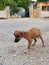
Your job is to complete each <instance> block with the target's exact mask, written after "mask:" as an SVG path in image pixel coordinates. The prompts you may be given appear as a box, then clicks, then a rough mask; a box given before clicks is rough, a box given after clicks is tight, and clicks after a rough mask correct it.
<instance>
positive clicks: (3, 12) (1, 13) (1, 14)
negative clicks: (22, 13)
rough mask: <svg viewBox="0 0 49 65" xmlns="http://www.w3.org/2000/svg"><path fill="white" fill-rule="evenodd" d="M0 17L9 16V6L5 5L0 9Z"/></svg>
mask: <svg viewBox="0 0 49 65" xmlns="http://www.w3.org/2000/svg"><path fill="white" fill-rule="evenodd" d="M0 18H10V9H9V6H6V8H5V9H4V10H0Z"/></svg>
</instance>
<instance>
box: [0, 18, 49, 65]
mask: <svg viewBox="0 0 49 65" xmlns="http://www.w3.org/2000/svg"><path fill="white" fill-rule="evenodd" d="M32 27H38V28H40V29H41V31H42V35H43V39H44V42H45V45H46V46H45V47H44V48H42V44H41V41H40V39H38V41H37V43H36V45H35V46H34V47H33V46H31V48H30V49H29V50H28V49H27V45H28V42H27V40H26V39H21V40H20V41H19V42H18V43H15V42H14V35H13V33H14V31H15V30H16V29H20V30H24V31H25V30H28V29H30V28H32ZM0 65H49V20H47V19H29V18H24V19H23V18H22V19H21V18H20V19H15V20H10V19H9V20H0Z"/></svg>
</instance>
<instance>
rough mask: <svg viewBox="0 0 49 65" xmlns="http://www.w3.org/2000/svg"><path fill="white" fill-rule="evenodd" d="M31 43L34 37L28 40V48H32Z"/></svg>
mask: <svg viewBox="0 0 49 65" xmlns="http://www.w3.org/2000/svg"><path fill="white" fill-rule="evenodd" d="M31 43H32V39H29V40H28V49H30V46H31Z"/></svg>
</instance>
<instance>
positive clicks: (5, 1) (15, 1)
mask: <svg viewBox="0 0 49 65" xmlns="http://www.w3.org/2000/svg"><path fill="white" fill-rule="evenodd" d="M30 3H31V0H0V10H3V9H4V8H5V6H6V5H9V6H10V8H11V13H12V14H13V13H14V12H18V11H19V9H18V7H23V8H25V10H26V15H27V14H28V7H29V5H30Z"/></svg>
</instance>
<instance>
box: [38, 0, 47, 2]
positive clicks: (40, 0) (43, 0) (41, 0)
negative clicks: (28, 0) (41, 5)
mask: <svg viewBox="0 0 49 65" xmlns="http://www.w3.org/2000/svg"><path fill="white" fill-rule="evenodd" d="M47 1H48V0H37V2H47Z"/></svg>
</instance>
